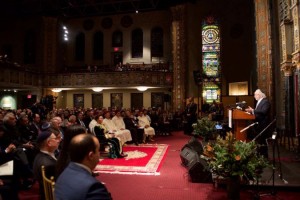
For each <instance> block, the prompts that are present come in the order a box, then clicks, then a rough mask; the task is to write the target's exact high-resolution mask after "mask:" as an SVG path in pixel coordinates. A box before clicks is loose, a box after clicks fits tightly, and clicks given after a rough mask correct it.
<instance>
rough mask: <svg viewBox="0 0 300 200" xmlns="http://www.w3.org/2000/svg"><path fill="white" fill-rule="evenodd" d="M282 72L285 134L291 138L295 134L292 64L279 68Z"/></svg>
mask: <svg viewBox="0 0 300 200" xmlns="http://www.w3.org/2000/svg"><path fill="white" fill-rule="evenodd" d="M281 69H282V71H283V72H284V83H285V84H284V85H285V101H284V103H285V133H286V136H288V137H293V136H294V132H295V123H294V122H295V116H294V113H295V112H294V109H295V107H294V95H293V92H294V80H293V69H294V66H293V65H292V64H287V63H285V64H283V65H282V67H281Z"/></svg>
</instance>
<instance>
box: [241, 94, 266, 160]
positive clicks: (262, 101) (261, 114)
mask: <svg viewBox="0 0 300 200" xmlns="http://www.w3.org/2000/svg"><path fill="white" fill-rule="evenodd" d="M254 98H255V100H256V101H257V103H256V106H255V108H251V107H250V106H249V107H248V108H246V109H245V111H246V112H249V113H251V114H253V115H254V116H255V122H258V125H257V126H256V127H255V133H256V135H257V134H259V133H260V132H261V131H263V130H264V129H265V128H266V127H267V126H268V125H269V115H270V108H271V105H270V102H269V101H268V100H267V99H266V95H265V94H264V93H263V92H262V91H261V90H260V89H257V90H256V91H255V92H254ZM267 138H269V131H268V130H265V131H264V132H263V133H262V134H261V135H260V136H259V137H258V138H257V139H256V142H257V143H258V144H260V145H262V146H261V147H260V148H259V153H260V154H261V155H263V156H265V157H266V158H268V146H267V142H266V139H267Z"/></svg>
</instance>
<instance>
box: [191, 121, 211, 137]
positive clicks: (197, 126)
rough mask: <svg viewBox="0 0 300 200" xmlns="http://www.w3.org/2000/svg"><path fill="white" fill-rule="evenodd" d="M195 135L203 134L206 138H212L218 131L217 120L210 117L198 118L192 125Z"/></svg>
mask: <svg viewBox="0 0 300 200" xmlns="http://www.w3.org/2000/svg"><path fill="white" fill-rule="evenodd" d="M192 127H193V129H194V135H196V136H201V137H202V138H203V139H204V140H207V139H210V138H211V137H212V135H213V134H214V133H215V132H216V122H214V121H212V120H210V119H209V118H208V117H203V118H201V119H198V120H197V123H194V124H193V125H192Z"/></svg>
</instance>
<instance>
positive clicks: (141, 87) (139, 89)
mask: <svg viewBox="0 0 300 200" xmlns="http://www.w3.org/2000/svg"><path fill="white" fill-rule="evenodd" d="M136 89H137V90H138V91H141V92H144V91H146V90H148V88H147V87H145V86H140V87H137V88H136Z"/></svg>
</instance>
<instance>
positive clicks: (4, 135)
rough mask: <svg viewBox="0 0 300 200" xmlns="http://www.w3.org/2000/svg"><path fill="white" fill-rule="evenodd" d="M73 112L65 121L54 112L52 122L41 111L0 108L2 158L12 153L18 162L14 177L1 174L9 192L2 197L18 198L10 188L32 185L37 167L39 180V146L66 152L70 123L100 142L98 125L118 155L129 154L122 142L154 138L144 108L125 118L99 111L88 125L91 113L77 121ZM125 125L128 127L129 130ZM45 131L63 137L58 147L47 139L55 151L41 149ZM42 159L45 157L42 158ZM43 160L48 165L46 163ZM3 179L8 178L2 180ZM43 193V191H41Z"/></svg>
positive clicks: (56, 153) (59, 154)
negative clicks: (5, 109) (44, 120)
mask: <svg viewBox="0 0 300 200" xmlns="http://www.w3.org/2000/svg"><path fill="white" fill-rule="evenodd" d="M71 116H72V115H71ZM71 116H70V117H69V119H68V120H67V121H68V122H66V119H65V120H64V121H63V120H62V119H61V118H60V117H59V116H53V117H52V118H51V119H50V123H46V122H44V123H43V124H41V123H40V116H39V114H36V113H35V114H33V113H30V110H28V109H27V110H25V112H16V113H13V112H6V111H4V110H0V119H1V120H0V121H1V123H2V124H1V126H0V127H1V129H0V130H1V131H0V145H1V146H0V147H1V149H0V150H1V151H0V152H1V162H4V161H7V160H6V159H5V160H4V161H3V160H2V156H3V155H6V154H9V155H11V156H10V158H11V159H12V160H14V161H15V163H14V164H15V166H16V167H15V168H14V174H13V176H12V177H11V178H7V177H0V183H4V185H5V186H3V187H2V186H1V187H0V191H1V193H2V194H6V196H5V195H4V196H3V199H18V197H17V195H16V194H17V193H16V192H7V191H18V190H19V189H20V184H21V185H22V187H24V188H27V189H28V188H30V186H31V185H32V183H33V181H34V179H31V180H30V178H31V177H32V174H33V172H34V171H38V173H35V174H36V175H35V178H36V179H37V180H38V181H39V182H40V180H41V178H40V177H41V176H40V166H41V165H40V164H39V165H38V166H39V167H36V165H37V164H36V163H38V162H37V159H38V160H40V159H39V156H37V155H39V154H41V152H40V150H41V151H42V152H43V153H45V152H46V154H48V155H50V156H51V157H52V158H53V159H54V160H55V159H56V158H57V157H58V158H61V157H65V156H66V155H64V153H63V152H65V151H66V147H65V148H64V146H65V144H67V143H68V142H69V141H70V139H68V137H69V136H68V135H72V134H70V133H68V132H70V130H69V128H70V127H73V126H79V127H81V129H82V130H84V132H86V131H87V130H88V131H89V132H90V133H92V134H96V136H98V139H99V140H100V143H101V142H102V141H101V138H100V137H99V135H98V134H97V133H99V131H97V129H99V130H100V135H101V132H102V133H103V135H104V136H105V138H106V139H107V140H110V141H113V142H110V143H113V145H114V149H115V150H116V152H115V157H119V158H122V157H124V156H126V155H124V154H123V151H122V146H123V145H124V144H125V143H126V142H130V141H132V142H134V143H135V144H138V143H139V142H145V141H146V138H147V137H148V139H149V140H150V141H153V136H154V135H155V130H154V129H153V128H152V127H150V122H149V120H148V118H147V117H146V116H145V115H144V112H143V111H141V112H139V116H138V117H136V116H135V115H133V113H131V111H130V110H127V111H126V116H125V117H124V118H123V117H121V116H120V112H117V113H116V115H115V116H114V118H113V119H110V112H105V113H103V114H101V113H100V114H98V115H97V117H95V119H93V120H91V121H90V122H89V123H88V125H89V126H86V125H85V123H84V122H83V119H85V122H86V119H87V118H89V116H85V117H84V116H83V113H82V112H80V113H79V114H78V115H77V117H78V118H77V117H76V120H75V121H76V122H74V118H73V117H71ZM104 118H105V119H104ZM29 121H30V122H29ZM94 122H96V123H94ZM76 124H77V125H76ZM124 124H125V128H124ZM63 125H64V126H63ZM86 127H88V128H86ZM118 127H119V128H118ZM126 128H128V129H127V130H126ZM118 129H119V130H118ZM121 129H122V130H121ZM46 130H48V131H46ZM45 131H46V132H47V133H46V134H47V135H48V136H49V137H50V136H51V134H52V135H53V134H54V135H55V138H54V137H51V138H53V139H55V141H59V143H60V141H63V142H62V143H61V145H58V147H57V149H56V148H54V147H55V145H54V147H53V146H52V145H51V144H53V142H52V143H51V144H50V142H49V141H52V140H47V143H46V147H47V148H50V150H51V151H53V149H55V151H53V152H50V153H49V151H50V150H42V147H41V144H40V143H41V140H43V138H44V136H43V134H45V133H44V132H45ZM49 132H50V133H51V134H50V133H49ZM81 132H82V131H81ZM42 133H43V134H42ZM49 134H50V135H49ZM41 138H42V139H41ZM47 139H48V138H47ZM43 142H44V140H43ZM48 142H49V144H50V146H49V144H48ZM55 144H56V143H55ZM47 145H48V146H47ZM10 149H13V150H10ZM64 149H65V150H64ZM47 152H48V153H47ZM4 157H6V156H4ZM41 160H42V161H43V159H41ZM62 161H63V162H64V161H68V159H66V158H63V159H62ZM43 164H46V165H47V163H43ZM46 168H47V166H46ZM58 168H59V167H58ZM47 171H51V170H47ZM58 171H59V170H58ZM60 171H62V170H60ZM56 177H57V176H56ZM2 180H5V181H4V182H3V181H2ZM7 180H9V181H7ZM9 182H10V183H12V186H11V187H8V188H10V190H9V189H8V190H7V187H6V186H8V185H9V184H8V183H9ZM40 184H42V183H41V182H40ZM5 188H6V189H5ZM2 190H5V192H2ZM41 194H42V195H43V192H42V191H41ZM7 196H9V197H7Z"/></svg>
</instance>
